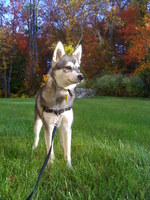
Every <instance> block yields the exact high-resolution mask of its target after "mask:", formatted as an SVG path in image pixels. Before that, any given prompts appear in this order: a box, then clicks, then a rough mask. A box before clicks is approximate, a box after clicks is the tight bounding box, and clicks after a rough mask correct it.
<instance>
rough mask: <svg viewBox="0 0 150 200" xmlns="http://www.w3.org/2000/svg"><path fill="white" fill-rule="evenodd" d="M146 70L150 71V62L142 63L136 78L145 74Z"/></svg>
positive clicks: (135, 73)
mask: <svg viewBox="0 0 150 200" xmlns="http://www.w3.org/2000/svg"><path fill="white" fill-rule="evenodd" d="M146 69H149V70H150V61H148V62H147V63H142V64H141V65H140V66H139V67H138V68H137V69H136V70H135V72H134V76H137V75H139V74H141V73H142V72H144V71H145V70H146Z"/></svg>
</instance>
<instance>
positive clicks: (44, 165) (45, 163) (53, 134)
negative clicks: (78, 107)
mask: <svg viewBox="0 0 150 200" xmlns="http://www.w3.org/2000/svg"><path fill="white" fill-rule="evenodd" d="M56 128H57V124H55V126H54V129H53V132H52V141H51V146H50V149H49V152H48V154H47V156H46V158H45V161H44V163H43V166H42V167H41V170H40V172H39V176H38V179H37V181H36V184H35V186H34V189H33V191H32V192H31V194H30V195H29V196H28V198H27V200H30V199H31V198H32V196H33V193H34V192H35V190H36V187H37V185H38V183H39V180H40V178H41V176H42V174H43V172H44V169H45V167H46V165H47V162H48V160H49V157H50V155H51V151H52V144H53V140H54V136H55V133H56Z"/></svg>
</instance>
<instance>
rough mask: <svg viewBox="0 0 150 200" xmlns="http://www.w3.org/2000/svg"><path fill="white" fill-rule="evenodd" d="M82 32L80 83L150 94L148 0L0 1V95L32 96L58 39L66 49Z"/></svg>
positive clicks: (69, 50)
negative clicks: (82, 77) (81, 78)
mask: <svg viewBox="0 0 150 200" xmlns="http://www.w3.org/2000/svg"><path fill="white" fill-rule="evenodd" d="M81 36H83V37H82V46H83V56H82V72H83V73H84V76H85V81H84V83H83V84H82V87H89V88H93V89H94V90H95V91H96V92H97V94H102V95H115V96H144V97H149V96H150V2H149V1H147V0H122V1H121V0H112V1H110V0H109V1H108V0H102V1H97V0H80V1H77V0H70V1H69V0H27V1H25V0H10V1H4V0H1V1H0V97H23V98H24V97H31V96H34V95H35V94H36V92H37V90H38V89H39V87H40V85H41V82H42V78H43V75H44V74H46V73H47V71H48V70H49V68H50V65H51V58H52V54H53V51H54V48H55V45H56V44H57V42H58V41H62V43H63V44H64V45H65V50H66V52H67V53H68V54H70V53H72V52H73V50H74V47H75V46H76V45H77V43H78V41H79V39H80V38H81ZM44 78H45V77H44Z"/></svg>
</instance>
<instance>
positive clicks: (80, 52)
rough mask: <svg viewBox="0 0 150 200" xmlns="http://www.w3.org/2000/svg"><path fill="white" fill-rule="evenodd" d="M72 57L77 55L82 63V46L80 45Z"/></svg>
mask: <svg viewBox="0 0 150 200" xmlns="http://www.w3.org/2000/svg"><path fill="white" fill-rule="evenodd" d="M72 55H75V56H76V57H77V59H78V61H79V63H80V62H81V56H82V46H81V45H79V46H78V48H77V49H76V50H75V51H74V52H73V54H72Z"/></svg>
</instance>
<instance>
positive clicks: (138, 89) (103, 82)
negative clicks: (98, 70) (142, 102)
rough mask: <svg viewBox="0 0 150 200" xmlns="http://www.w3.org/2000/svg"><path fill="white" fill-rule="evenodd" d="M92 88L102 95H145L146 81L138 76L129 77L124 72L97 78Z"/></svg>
mask: <svg viewBox="0 0 150 200" xmlns="http://www.w3.org/2000/svg"><path fill="white" fill-rule="evenodd" d="M92 89H94V90H95V91H96V93H97V94H100V95H111V96H133V97H136V96H144V89H145V87H144V82H143V81H142V79H141V78H140V77H138V76H136V77H128V76H124V75H122V74H117V75H104V76H102V77H98V78H96V80H95V82H93V84H92Z"/></svg>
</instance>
